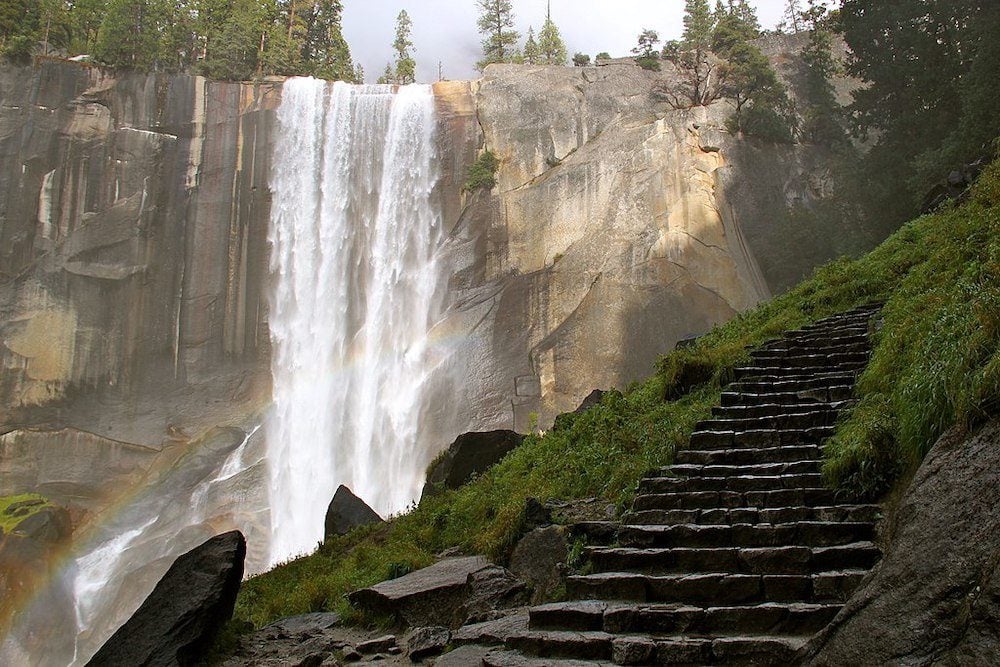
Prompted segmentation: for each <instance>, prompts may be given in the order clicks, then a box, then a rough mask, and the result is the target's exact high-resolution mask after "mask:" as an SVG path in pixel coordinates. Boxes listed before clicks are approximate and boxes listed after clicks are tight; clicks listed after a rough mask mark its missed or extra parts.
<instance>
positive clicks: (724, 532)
mask: <svg viewBox="0 0 1000 667" xmlns="http://www.w3.org/2000/svg"><path fill="white" fill-rule="evenodd" d="M874 536H875V526H874V524H872V523H870V522H867V521H852V522H847V521H797V522H794V523H778V524H734V525H719V526H713V525H700V524H688V523H683V524H676V525H672V526H643V525H623V526H622V527H621V528H620V529H619V531H618V542H619V544H621V545H622V546H630V547H643V548H645V547H768V546H784V545H789V544H797V545H804V546H816V547H828V546H835V545H840V544H850V543H852V542H859V541H863V540H871V539H872V538H874Z"/></svg>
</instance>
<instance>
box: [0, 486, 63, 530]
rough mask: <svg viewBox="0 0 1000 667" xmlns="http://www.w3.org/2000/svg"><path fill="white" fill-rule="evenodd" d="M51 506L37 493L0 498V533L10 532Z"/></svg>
mask: <svg viewBox="0 0 1000 667" xmlns="http://www.w3.org/2000/svg"><path fill="white" fill-rule="evenodd" d="M51 506H52V504H51V503H50V502H49V501H48V499H46V498H45V496H42V495H39V494H37V493H22V494H19V495H16V496H0V533H9V532H11V531H12V530H14V528H16V527H17V525H18V524H19V523H21V522H22V521H24V520H25V519H27V518H28V517H30V516H31V515H33V514H36V513H38V512H39V511H41V510H43V509H45V508H46V507H51Z"/></svg>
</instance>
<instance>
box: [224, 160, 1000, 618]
mask: <svg viewBox="0 0 1000 667" xmlns="http://www.w3.org/2000/svg"><path fill="white" fill-rule="evenodd" d="M873 301H884V302H885V307H884V309H883V316H884V322H883V325H882V327H881V330H880V331H879V333H878V334H877V336H876V338H875V349H874V354H873V357H872V362H871V364H870V365H869V367H868V369H867V371H866V372H865V373H864V374H863V375H862V377H861V379H860V382H859V398H860V402H859V404H858V405H857V407H856V408H855V409H853V410H852V411H851V412H850V414H849V415H848V417H847V418H846V419H845V420H844V421H842V423H841V424H840V426H839V429H838V433H837V435H836V437H835V438H834V440H833V441H832V443H831V445H830V446H829V447H827V457H828V458H827V461H826V463H825V467H824V472H825V474H826V478H827V481H828V482H829V483H830V484H832V485H834V486H836V487H837V488H839V489H840V490H842V492H843V493H844V494H845V495H847V496H851V497H868V498H875V497H879V496H882V495H884V494H885V493H887V492H888V491H890V490H891V489H892V487H893V485H894V483H896V481H897V480H899V479H905V473H908V472H910V471H912V470H914V469H915V467H916V465H917V464H918V463H919V461H920V460H921V458H922V457H923V455H924V454H925V453H926V452H927V450H928V449H929V447H930V445H931V444H932V443H933V442H934V441H935V440H936V439H937V437H938V436H940V435H941V434H942V433H943V432H944V431H945V430H946V429H947V428H949V427H951V426H953V425H955V424H958V425H971V424H973V423H975V422H978V421H980V420H982V419H984V418H985V417H987V416H988V415H990V414H993V413H995V412H996V409H997V407H998V405H1000V349H998V341H1000V166H998V165H993V166H991V167H990V168H989V169H988V170H987V172H986V173H985V174H984V175H983V177H982V178H981V180H980V182H979V183H978V184H977V186H976V187H975V188H974V189H973V191H972V192H971V193H970V196H969V197H968V199H967V200H966V201H965V202H964V203H963V204H961V205H955V206H950V207H947V208H945V209H944V210H942V211H940V212H939V213H937V214H935V215H931V216H925V217H922V218H919V219H917V220H914V221H913V222H911V223H909V224H907V225H905V226H904V227H903V228H902V229H900V230H899V231H898V232H897V233H896V234H894V235H893V236H892V237H891V238H890V239H889V240H887V241H886V242H885V243H883V244H882V245H881V246H879V247H878V248H877V249H876V250H874V251H873V252H871V253H870V254H868V255H866V256H865V257H863V258H861V259H858V260H854V261H850V260H840V261H836V262H834V263H832V264H830V265H828V266H826V267H824V268H822V269H820V270H818V271H817V272H816V274H815V275H814V277H812V278H811V279H809V280H807V281H805V282H804V283H802V284H801V285H799V286H798V287H796V288H795V289H794V290H792V291H791V292H789V293H788V294H786V295H784V296H782V297H779V298H777V299H775V300H773V301H770V302H768V303H766V304H764V305H762V306H760V307H758V308H756V309H754V310H752V311H749V312H747V313H746V314H744V315H741V316H739V317H737V318H736V319H734V320H733V321H731V322H730V323H728V324H726V325H724V326H721V327H717V328H716V329H714V330H713V331H712V332H710V333H709V334H707V335H706V336H704V337H702V338H701V339H700V340H699V341H698V343H697V344H696V345H695V346H693V347H691V348H685V349H681V350H677V351H675V352H673V353H671V354H669V355H667V356H665V357H663V358H662V359H661V361H660V362H659V364H658V367H657V371H656V373H655V374H654V375H653V376H652V377H650V378H649V379H648V380H646V381H645V382H643V383H641V384H636V385H633V386H632V387H631V388H629V390H628V391H626V392H624V393H618V392H610V393H609V394H607V395H606V396H605V397H604V399H603V401H602V402H601V404H600V405H598V406H596V407H595V408H593V409H591V410H589V411H587V412H585V413H582V414H579V415H565V416H563V417H561V418H559V419H558V420H557V421H556V424H555V426H554V427H553V428H552V429H551V430H550V431H548V432H547V433H544V434H538V435H533V436H530V437H529V438H528V439H527V440H526V441H525V444H524V445H523V446H522V447H520V448H519V449H517V450H515V451H514V452H513V453H511V454H510V455H508V456H507V457H506V458H505V459H504V460H503V461H502V462H501V463H500V464H498V465H497V466H496V467H495V468H493V469H492V470H491V471H490V472H489V473H488V474H486V475H483V476H482V477H480V478H479V479H477V480H475V481H474V482H473V483H471V484H469V485H467V486H465V487H463V488H462V489H459V490H458V491H453V492H448V493H443V494H441V495H437V496H435V497H433V498H430V499H428V500H427V501H425V502H423V503H421V504H420V506H419V507H416V508H415V509H414V510H413V511H411V512H409V513H407V514H405V515H402V516H399V517H397V518H395V519H394V520H393V521H391V522H389V523H388V524H387V525H385V526H383V527H380V528H375V529H362V530H359V531H356V532H354V533H352V534H350V535H348V536H346V537H344V538H339V539H333V540H329V541H328V542H327V543H326V544H325V545H324V546H323V547H321V548H320V549H319V551H318V552H317V553H315V554H313V555H311V556H308V557H305V558H301V559H298V560H296V561H293V562H291V563H288V564H286V565H283V566H281V567H279V568H277V569H275V570H273V571H271V572H269V573H267V574H265V575H262V576H260V577H256V578H254V579H251V580H250V581H249V582H247V584H246V585H245V586H244V588H243V591H242V593H241V596H240V600H239V603H238V607H237V619H238V621H243V622H250V623H252V624H254V625H257V626H260V625H263V624H265V623H267V622H270V621H272V620H274V619H275V618H278V617H281V616H286V615H291V614H296V613H302V612H307V611H317V610H324V609H338V610H339V611H342V612H346V613H350V611H349V610H348V609H347V607H346V602H344V601H343V600H344V598H343V595H344V594H345V593H347V592H348V591H350V590H352V589H354V588H358V587H361V586H366V585H369V584H372V583H374V582H376V581H379V580H382V579H385V578H388V577H391V576H398V575H399V574H400V573H402V572H406V571H408V570H410V569H413V568H417V567H421V566H424V565H427V564H429V563H430V562H432V561H433V560H434V554H435V553H438V552H440V551H442V550H444V549H446V548H452V547H458V548H459V549H461V550H463V551H466V552H480V553H488V554H490V555H492V556H494V557H496V558H499V559H501V560H503V558H504V557H505V556H506V555H507V554H508V553H509V549H510V548H511V546H512V545H513V544H514V542H515V541H516V539H517V538H518V536H519V534H520V532H521V525H522V521H523V517H522V515H523V511H524V507H525V500H526V498H528V497H529V496H532V497H536V498H539V499H541V500H543V501H544V500H547V499H555V498H564V499H566V498H583V497H588V496H601V497H604V498H607V499H610V500H614V501H616V502H618V503H619V505H620V506H624V505H625V503H627V502H628V501H629V499H630V498H631V496H632V495H633V494H634V493H635V486H636V482H637V480H638V479H639V477H640V476H641V474H642V472H644V471H645V470H647V469H649V468H652V467H654V466H662V465H666V464H668V463H670V462H671V460H672V457H673V453H674V451H675V449H676V448H677V447H678V446H679V445H680V444H681V443H683V442H685V441H686V439H687V437H688V435H689V434H690V431H691V429H692V427H693V425H694V423H695V422H696V421H698V420H699V419H702V418H704V417H706V416H707V415H708V411H709V408H710V406H711V405H712V404H714V403H716V402H717V401H718V400H719V397H720V394H721V391H722V387H723V386H724V385H725V384H726V383H727V382H728V381H729V380H730V379H731V378H730V376H731V372H732V369H733V368H735V367H736V366H737V365H738V364H739V363H741V362H743V361H746V360H747V358H748V347H752V346H756V345H759V344H761V343H763V342H764V341H766V340H768V339H769V338H772V337H774V336H775V335H776V334H778V333H779V332H781V331H784V330H787V329H791V328H795V327H799V326H802V325H804V324H807V323H809V322H812V321H815V320H817V319H820V318H822V317H825V316H828V315H831V314H833V313H836V312H840V311H844V310H847V309H849V308H851V307H853V306H856V305H859V304H863V303H869V302H873Z"/></svg>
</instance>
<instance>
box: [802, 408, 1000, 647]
mask: <svg viewBox="0 0 1000 667" xmlns="http://www.w3.org/2000/svg"><path fill="white" fill-rule="evenodd" d="M997 656H1000V421H993V422H991V423H989V424H987V425H986V426H984V427H983V428H981V429H980V430H979V431H978V432H977V433H975V434H962V433H959V432H957V431H956V432H952V433H949V434H946V435H945V436H944V437H942V438H941V439H940V440H939V441H938V442H937V444H935V445H934V448H933V449H931V451H930V453H929V454H928V456H927V459H926V460H925V461H924V463H923V465H922V466H921V467H920V469H919V470H918V471H917V474H916V477H915V478H914V479H913V482H912V483H911V484H910V487H909V489H908V491H907V492H906V495H905V497H904V498H903V500H902V503H901V505H900V507H899V510H898V511H897V513H896V515H895V517H894V518H893V522H892V525H891V526H890V532H889V539H888V547H887V549H886V553H885V557H884V558H883V560H882V562H881V563H880V564H878V565H877V566H876V567H875V569H874V570H872V573H871V574H870V575H869V577H868V578H867V579H866V580H865V582H864V583H863V584H862V585H861V587H860V588H859V589H858V590H857V591H856V592H855V594H854V596H853V597H852V598H851V599H850V600H849V601H848V603H847V605H846V606H845V607H844V609H843V610H842V611H841V612H840V613H839V614H838V615H837V617H836V618H835V619H834V620H833V622H832V623H831V624H830V625H829V626H828V627H827V629H826V630H824V631H823V632H822V633H821V634H820V635H818V636H817V637H816V638H815V639H814V640H813V641H812V642H811V643H810V645H809V646H808V647H807V649H806V651H805V659H806V660H805V661H806V664H810V665H880V664H894V665H930V664H947V665H959V664H963V665H987V664H996V662H995V661H996V659H997Z"/></svg>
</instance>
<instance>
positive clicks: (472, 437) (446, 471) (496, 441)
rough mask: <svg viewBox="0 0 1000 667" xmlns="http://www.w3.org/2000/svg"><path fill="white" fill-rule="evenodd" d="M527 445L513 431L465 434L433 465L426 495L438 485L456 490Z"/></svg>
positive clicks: (521, 436) (429, 473) (520, 436)
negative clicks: (521, 446)
mask: <svg viewBox="0 0 1000 667" xmlns="http://www.w3.org/2000/svg"><path fill="white" fill-rule="evenodd" d="M522 442H524V436H523V435H521V434H520V433H515V432H514V431H486V432H483V433H463V434H462V435H460V436H458V437H457V438H455V442H453V443H451V445H450V446H449V447H448V449H446V450H445V451H444V452H443V453H442V454H441V455H440V456H439V457H438V458H437V459H435V461H434V462H433V463H432V464H431V467H430V469H428V471H427V483H426V484H425V485H424V491H423V495H425V496H426V495H430V494H431V493H433V489H434V487H435V486H436V485H438V484H440V485H442V486H444V487H445V488H448V489H457V488H459V487H460V486H462V485H463V484H465V483H466V482H468V481H469V480H470V479H472V477H473V476H474V475H477V474H481V473H483V472H486V471H487V470H489V469H490V468H491V467H493V466H494V465H496V464H497V463H499V462H500V459H502V458H503V457H505V456H506V455H507V454H509V453H510V452H511V451H512V450H514V449H515V448H517V447H518V446H520V444H521V443H522Z"/></svg>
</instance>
